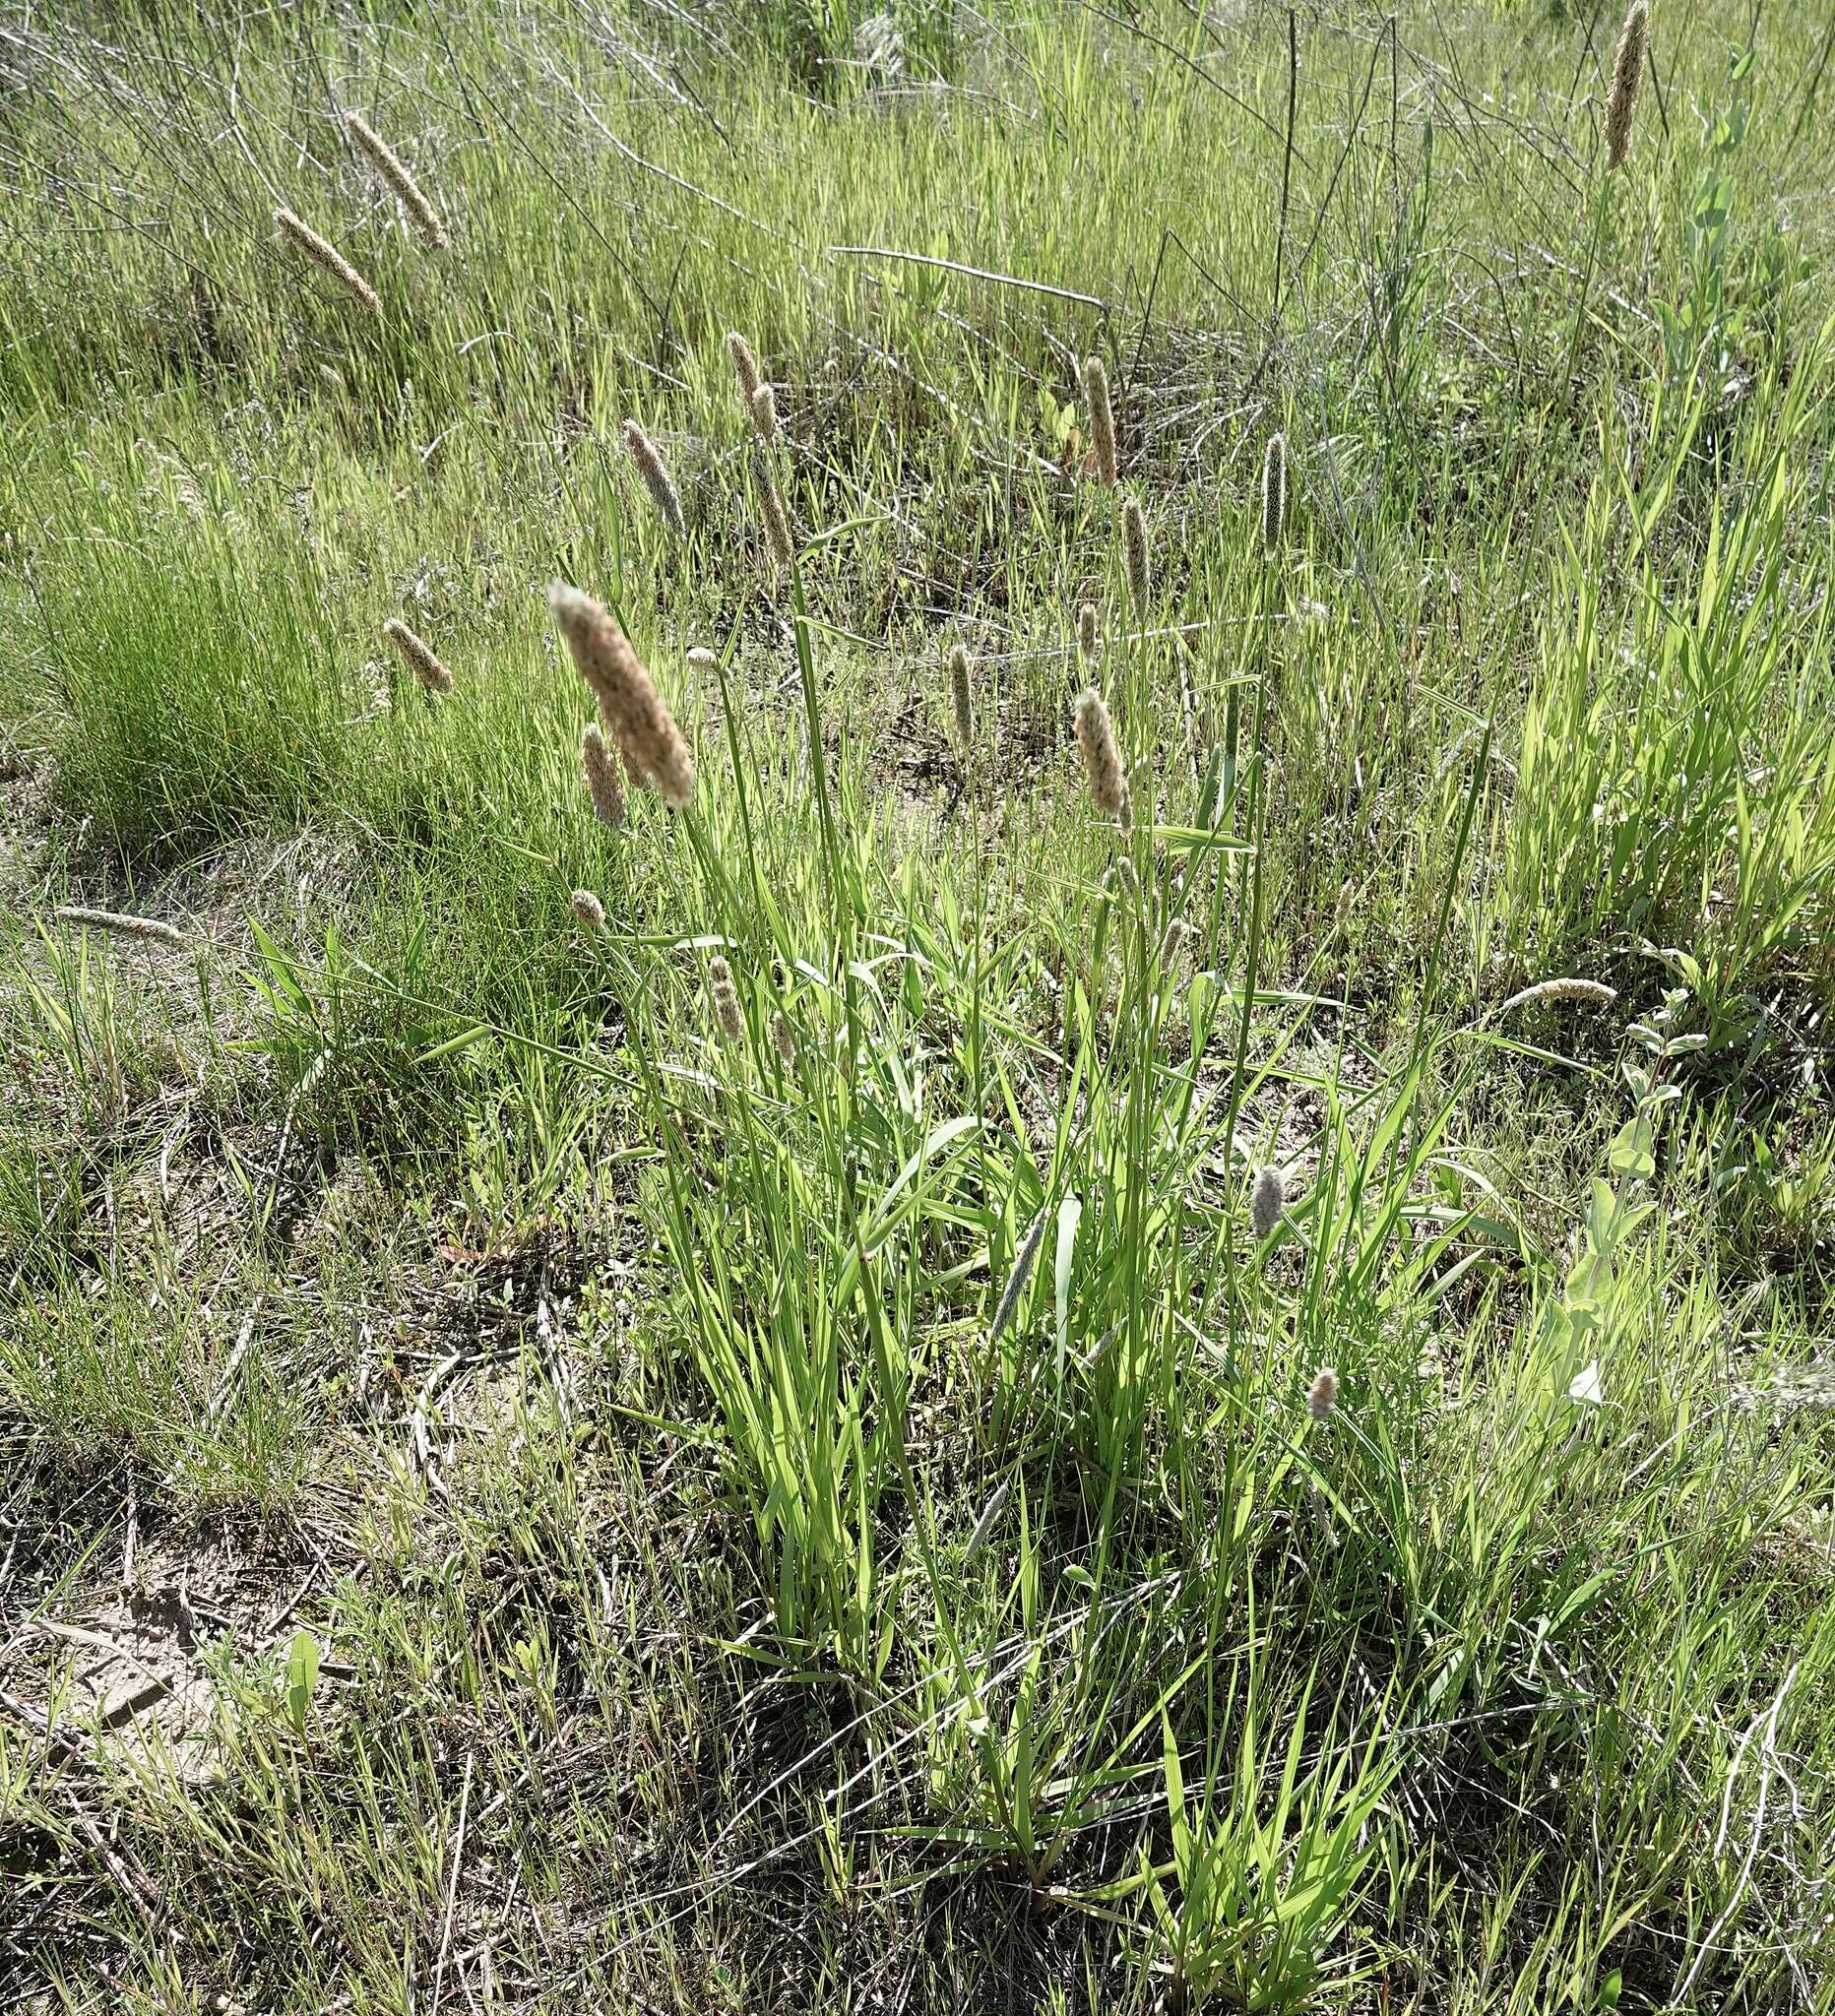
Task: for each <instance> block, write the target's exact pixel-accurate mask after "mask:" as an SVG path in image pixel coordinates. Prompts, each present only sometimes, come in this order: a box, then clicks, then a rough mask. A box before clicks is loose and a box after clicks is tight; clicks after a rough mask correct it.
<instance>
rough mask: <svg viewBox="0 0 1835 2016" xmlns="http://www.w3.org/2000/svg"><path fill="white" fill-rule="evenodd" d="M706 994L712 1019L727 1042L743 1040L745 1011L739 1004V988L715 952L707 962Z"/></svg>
mask: <svg viewBox="0 0 1835 2016" xmlns="http://www.w3.org/2000/svg"><path fill="white" fill-rule="evenodd" d="M707 995H708V999H709V1000H710V1001H711V1002H712V1003H713V1007H714V1020H715V1021H716V1022H717V1023H719V1025H720V1033H721V1035H722V1036H724V1037H725V1038H726V1039H727V1040H728V1042H729V1043H736V1042H743V1041H744V1040H745V1012H744V1010H743V1009H742V1008H741V1007H740V1006H739V989H738V987H737V985H736V984H735V983H734V980H733V977H732V968H731V967H730V966H729V965H728V963H727V961H726V960H725V959H724V958H723V957H722V956H721V955H720V954H719V953H718V952H717V953H715V955H714V957H713V958H712V959H710V960H709V961H708V963H707Z"/></svg>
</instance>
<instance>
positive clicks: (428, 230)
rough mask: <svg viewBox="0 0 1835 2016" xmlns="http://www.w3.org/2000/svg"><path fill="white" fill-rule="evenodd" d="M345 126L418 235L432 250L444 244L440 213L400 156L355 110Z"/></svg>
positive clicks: (444, 234) (444, 238)
mask: <svg viewBox="0 0 1835 2016" xmlns="http://www.w3.org/2000/svg"><path fill="white" fill-rule="evenodd" d="M345 127H346V130H347V131H348V133H349V135H350V138H351V139H352V140H354V141H355V142H356V144H357V146H358V147H360V148H361V149H362V150H363V152H364V153H365V154H366V155H368V157H369V158H370V160H371V161H372V162H373V163H374V164H375V168H376V172H377V173H378V174H379V175H380V176H381V177H382V179H383V180H384V181H385V182H387V183H388V185H389V187H390V188H391V189H393V190H394V191H395V193H396V195H397V196H399V197H400V198H401V199H402V208H403V209H404V210H406V211H407V212H408V214H409V216H410V217H411V218H412V219H413V221H414V222H415V223H416V224H417V225H418V226H419V229H420V235H421V236H422V237H423V238H424V239H425V240H426V241H427V243H428V244H429V245H430V246H431V247H432V248H433V250H434V251H436V252H437V251H439V250H440V249H441V247H442V246H444V245H445V243H446V226H445V225H444V224H443V223H442V222H441V221H440V214H439V212H438V211H437V210H435V209H434V208H433V205H432V204H431V203H430V202H429V201H428V200H427V195H426V192H425V190H423V189H422V188H421V186H420V184H419V183H418V182H416V181H415V180H414V178H413V176H412V175H411V174H410V173H409V172H408V168H407V166H406V164H405V163H404V162H403V160H402V158H401V157H400V156H399V155H398V154H397V153H396V152H395V150H394V149H393V148H392V147H391V146H390V145H389V143H388V142H387V141H386V140H384V139H383V137H382V135H381V134H380V133H378V132H377V131H376V129H375V128H374V127H373V126H372V125H370V123H369V121H368V120H367V119H362V118H359V117H358V116H357V114H356V113H355V112H350V113H348V114H347V115H346V118H345Z"/></svg>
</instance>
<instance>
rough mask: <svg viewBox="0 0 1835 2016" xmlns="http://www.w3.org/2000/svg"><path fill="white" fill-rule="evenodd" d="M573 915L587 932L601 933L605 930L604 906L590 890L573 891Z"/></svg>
mask: <svg viewBox="0 0 1835 2016" xmlns="http://www.w3.org/2000/svg"><path fill="white" fill-rule="evenodd" d="M573 914H574V915H575V916H577V917H578V918H579V919H580V921H581V922H582V923H583V924H584V925H585V926H586V927H587V929H588V930H589V931H602V930H603V929H604V928H605V906H604V905H603V904H602V903H601V902H600V900H599V898H598V897H597V896H595V895H594V894H593V892H592V890H590V889H576V890H575V891H574V893H573Z"/></svg>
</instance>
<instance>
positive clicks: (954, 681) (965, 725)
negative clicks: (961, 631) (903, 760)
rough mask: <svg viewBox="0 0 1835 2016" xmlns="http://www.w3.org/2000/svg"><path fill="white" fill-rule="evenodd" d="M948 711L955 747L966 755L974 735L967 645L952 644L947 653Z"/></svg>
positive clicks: (972, 700) (973, 712) (972, 699)
mask: <svg viewBox="0 0 1835 2016" xmlns="http://www.w3.org/2000/svg"><path fill="white" fill-rule="evenodd" d="M949 713H950V724H951V725H952V726H953V727H954V728H955V730H956V747H957V748H958V749H960V750H961V752H962V753H963V755H965V756H966V755H968V753H969V745H970V743H971V742H972V741H973V740H974V737H975V704H974V698H973V696H972V695H971V693H970V691H969V647H968V646H967V645H966V644H954V645H952V646H951V647H950V653H949Z"/></svg>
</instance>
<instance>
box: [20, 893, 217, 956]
mask: <svg viewBox="0 0 1835 2016" xmlns="http://www.w3.org/2000/svg"><path fill="white" fill-rule="evenodd" d="M52 915H53V916H55V917H56V919H57V921H58V922H59V923H60V924H75V925H77V926H78V927H79V928H80V929H88V930H93V931H113V932H114V933H115V934H116V936H117V937H122V938H144V939H146V940H147V941H148V942H149V943H151V944H154V945H170V946H171V947H173V949H174V950H176V951H180V952H182V951H183V950H184V947H185V934H184V932H183V931H181V930H179V929H178V927H177V926H176V925H175V924H162V923H160V922H159V920H158V918H157V917H136V916H130V915H128V914H127V913H126V912H125V911H118V910H85V909H83V908H82V907H81V906H80V905H78V904H74V903H66V904H62V905H60V906H59V907H58V909H57V910H55V911H53V912H52Z"/></svg>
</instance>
